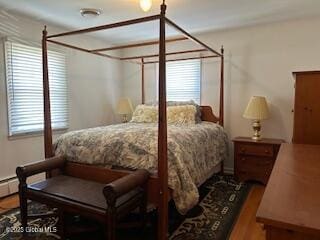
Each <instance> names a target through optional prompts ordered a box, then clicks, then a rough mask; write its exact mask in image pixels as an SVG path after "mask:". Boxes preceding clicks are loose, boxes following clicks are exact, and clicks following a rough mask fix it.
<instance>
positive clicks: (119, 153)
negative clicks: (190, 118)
mask: <svg viewBox="0 0 320 240" xmlns="http://www.w3.org/2000/svg"><path fill="white" fill-rule="evenodd" d="M227 153H228V138H227V134H226V133H225V131H224V129H223V128H222V127H221V126H219V125H217V124H214V123H211V122H201V123H198V124H194V125H168V176H169V177H168V184H169V187H170V188H171V189H172V197H173V200H174V201H175V205H176V207H177V209H178V211H179V212H180V213H181V214H185V213H186V212H187V211H188V210H189V209H191V208H192V207H193V206H195V205H196V204H197V203H198V200H199V192H198V188H197V186H198V185H199V184H200V183H202V182H204V181H205V180H206V179H205V178H207V177H208V175H210V172H211V171H212V169H214V167H215V166H217V165H218V164H220V163H221V161H224V160H225V159H226V158H227ZM55 154H56V155H63V156H65V157H66V159H67V160H68V161H71V162H76V163H83V164H92V165H99V166H105V167H107V166H117V167H124V168H130V169H147V170H148V171H150V172H151V173H156V172H157V166H158V125H157V124H156V123H148V124H146V123H124V124H116V125H109V126H103V127H96V128H89V129H84V130H78V131H71V132H68V133H65V134H63V135H61V136H60V137H59V138H58V139H57V140H56V141H55Z"/></svg>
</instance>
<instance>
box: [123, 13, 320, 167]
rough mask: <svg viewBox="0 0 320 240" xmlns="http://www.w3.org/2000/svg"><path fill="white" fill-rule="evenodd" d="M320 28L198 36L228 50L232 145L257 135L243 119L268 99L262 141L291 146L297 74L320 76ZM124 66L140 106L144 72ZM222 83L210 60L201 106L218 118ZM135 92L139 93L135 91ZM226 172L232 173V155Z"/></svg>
mask: <svg viewBox="0 0 320 240" xmlns="http://www.w3.org/2000/svg"><path fill="white" fill-rule="evenodd" d="M319 25H320V18H315V19H304V20H294V21H288V22H280V23H273V24H266V25H259V26H254V27H246V28H241V29H233V30H228V31H219V32H214V33H208V34H204V35H201V36H198V37H199V39H201V40H203V41H204V42H206V43H208V44H209V45H210V46H213V47H214V48H215V49H220V46H221V45H224V47H225V49H226V54H225V55H226V62H225V64H226V66H225V75H226V83H225V86H226V89H225V110H226V112H225V129H226V131H227V132H228V134H229V137H230V139H232V138H233V137H235V136H250V135H251V134H252V130H251V125H250V122H249V120H246V119H244V118H242V113H243V111H244V109H245V107H246V105H247V103H248V101H249V99H250V97H251V96H253V95H263V96H265V97H266V98H267V100H268V102H269V106H270V113H271V115H270V119H268V120H266V121H264V122H263V136H264V137H274V138H282V139H285V140H286V141H288V142H290V141H291V138H292V127H293V114H292V112H291V111H292V109H293V101H294V79H293V77H292V72H293V71H300V70H303V71H305V70H319V68H320V61H319V59H320V58H319V53H320V33H319V31H316V29H318V26H319ZM182 45H183V44H180V46H178V47H179V48H181V47H183V46H182ZM168 48H170V47H168ZM168 51H170V50H168ZM130 54H131V53H130ZM125 66H126V70H125V71H124V72H125V73H126V76H125V79H124V92H125V93H126V94H127V96H128V97H131V98H133V99H134V102H135V103H139V101H140V95H139V93H140V85H139V82H140V71H139V68H138V67H134V66H128V65H125ZM154 69H155V68H154ZM154 69H152V68H151V69H149V70H148V72H147V74H146V76H147V80H146V81H147V82H148V87H147V88H146V90H147V91H148V92H147V94H146V95H147V97H148V99H147V100H150V99H153V97H154V96H156V92H155V89H156V87H155V83H156V81H155V79H154V76H155V72H154ZM218 81H219V63H218V62H216V60H209V61H208V60H206V61H205V62H204V63H203V79H202V104H204V105H205V104H210V105H211V106H213V108H214V109H215V112H216V113H218V110H217V108H218V99H219V98H218V97H219V96H218V89H219V84H218ZM135 86H138V89H136V90H135V89H134V88H135ZM136 88H137V87H136ZM150 91H151V92H150ZM226 168H228V169H229V170H230V169H232V168H233V160H232V154H231V155H230V159H229V160H228V162H227V163H226Z"/></svg>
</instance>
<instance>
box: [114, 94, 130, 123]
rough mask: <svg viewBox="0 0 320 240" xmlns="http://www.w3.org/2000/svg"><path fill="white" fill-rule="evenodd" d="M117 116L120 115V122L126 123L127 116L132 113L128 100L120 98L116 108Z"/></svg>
mask: <svg viewBox="0 0 320 240" xmlns="http://www.w3.org/2000/svg"><path fill="white" fill-rule="evenodd" d="M117 112H118V114H121V115H122V122H123V123H126V122H128V115H129V114H131V113H132V112H133V108H132V104H131V101H130V99H129V98H122V99H120V100H119V102H118V106H117Z"/></svg>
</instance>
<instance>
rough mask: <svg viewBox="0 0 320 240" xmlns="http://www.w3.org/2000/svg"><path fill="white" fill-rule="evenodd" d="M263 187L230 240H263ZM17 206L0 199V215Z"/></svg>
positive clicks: (255, 191) (258, 187)
mask: <svg viewBox="0 0 320 240" xmlns="http://www.w3.org/2000/svg"><path fill="white" fill-rule="evenodd" d="M264 189H265V187H264V186H262V185H254V186H253V188H252V189H251V192H250V193H249V196H248V198H247V200H246V201H245V203H244V205H243V208H242V210H241V213H240V215H239V217H238V220H237V222H236V224H235V226H234V229H233V231H232V233H231V236H230V238H229V239H230V240H265V239H266V237H265V231H264V230H263V227H262V225H261V224H259V223H257V222H256V219H255V216H256V212H257V209H258V206H259V203H260V201H261V198H262V195H263V192H264ZM18 206H19V198H18V196H17V195H13V196H10V197H7V198H4V199H0V214H1V213H2V212H5V211H8V209H11V208H16V207H18Z"/></svg>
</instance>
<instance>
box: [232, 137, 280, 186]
mask: <svg viewBox="0 0 320 240" xmlns="http://www.w3.org/2000/svg"><path fill="white" fill-rule="evenodd" d="M233 142H234V174H235V177H236V179H237V180H239V181H246V180H255V181H258V182H261V183H263V184H267V182H268V179H269V176H270V174H271V171H272V168H273V165H274V163H275V160H276V158H277V155H278V152H279V149H280V145H281V143H284V141H283V140H281V139H268V138H264V139H261V140H260V141H255V140H253V139H251V138H249V137H237V138H235V139H233Z"/></svg>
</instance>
